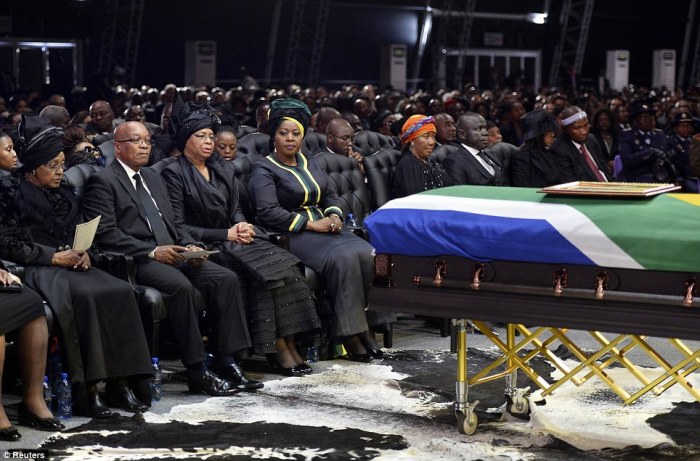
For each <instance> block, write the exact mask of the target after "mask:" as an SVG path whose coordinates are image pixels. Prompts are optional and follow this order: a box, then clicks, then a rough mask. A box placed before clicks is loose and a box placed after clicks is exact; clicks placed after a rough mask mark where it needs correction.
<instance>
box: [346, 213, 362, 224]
mask: <svg viewBox="0 0 700 461" xmlns="http://www.w3.org/2000/svg"><path fill="white" fill-rule="evenodd" d="M345 225H346V226H348V227H360V226H359V225H358V224H357V220H356V219H355V215H353V214H352V213H348V217H347V218H345Z"/></svg>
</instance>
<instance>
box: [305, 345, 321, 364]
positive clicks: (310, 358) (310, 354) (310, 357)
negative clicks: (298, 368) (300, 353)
mask: <svg viewBox="0 0 700 461" xmlns="http://www.w3.org/2000/svg"><path fill="white" fill-rule="evenodd" d="M306 361H307V362H309V363H318V347H317V346H311V347H309V349H308V350H307V351H306Z"/></svg>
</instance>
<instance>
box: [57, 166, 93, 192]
mask: <svg viewBox="0 0 700 461" xmlns="http://www.w3.org/2000/svg"><path fill="white" fill-rule="evenodd" d="M101 169H102V168H101V167H99V166H97V165H89V164H87V163H81V164H78V165H73V166H72V167H70V168H68V169H67V170H66V171H64V172H63V177H62V178H61V184H63V185H64V186H68V187H71V188H72V189H73V193H74V194H75V196H76V197H82V195H83V191H84V190H85V183H86V182H87V180H88V178H89V177H90V175H92V174H93V173H95V172H97V171H100V170H101Z"/></svg>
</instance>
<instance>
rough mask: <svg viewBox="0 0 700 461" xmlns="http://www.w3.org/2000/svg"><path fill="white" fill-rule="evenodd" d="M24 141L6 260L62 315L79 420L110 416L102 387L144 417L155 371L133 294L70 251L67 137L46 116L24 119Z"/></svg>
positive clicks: (74, 213) (5, 217)
mask: <svg viewBox="0 0 700 461" xmlns="http://www.w3.org/2000/svg"><path fill="white" fill-rule="evenodd" d="M18 135H19V136H18V139H19V142H18V143H17V146H16V148H17V151H18V153H19V158H20V161H21V162H22V167H21V168H20V170H19V173H20V175H19V178H18V179H17V178H12V179H14V180H12V179H8V180H4V181H3V184H2V188H1V189H0V192H1V193H2V194H3V196H2V197H1V198H0V204H2V205H6V206H5V207H3V208H4V209H3V210H1V211H2V212H1V213H0V224H3V221H4V224H5V225H6V226H7V227H9V228H13V227H15V226H17V227H19V228H20V229H21V231H18V232H16V233H15V234H14V235H13V238H12V240H11V241H9V242H8V244H6V245H3V247H2V251H0V253H1V254H0V256H2V257H4V258H7V259H9V260H12V261H16V262H18V263H21V264H24V265H25V266H27V267H26V283H27V285H29V286H30V287H32V288H33V289H34V290H36V291H37V292H39V293H40V294H41V295H42V296H43V297H44V298H45V299H46V300H47V301H48V302H49V305H50V306H51V308H52V309H53V310H54V312H55V314H56V317H57V320H58V323H59V325H60V328H61V338H62V340H63V342H62V345H63V347H64V352H65V356H66V361H67V365H68V370H67V371H68V373H69V376H70V379H71V384H72V387H73V403H74V411H75V413H76V414H79V415H85V416H92V417H107V416H110V415H111V411H110V410H109V408H107V407H106V406H105V405H104V404H103V403H102V401H101V399H100V397H99V395H98V392H97V384H98V383H99V382H100V381H103V380H106V381H107V385H106V388H105V389H106V397H107V403H108V404H109V405H111V406H114V407H118V408H120V409H123V410H126V411H131V412H137V411H145V410H146V409H147V408H148V407H147V404H149V403H150V390H149V389H148V386H147V383H148V378H149V377H150V376H151V375H152V369H151V364H150V359H149V353H148V347H147V344H146V338H145V334H144V332H143V326H142V324H141V317H140V314H139V311H138V306H137V304H136V299H135V297H134V293H133V290H132V288H131V286H130V285H129V284H128V283H126V282H123V281H121V280H119V279H117V278H115V277H112V276H110V275H109V274H107V273H105V272H102V271H100V270H98V269H95V268H92V267H91V261H90V255H89V253H88V252H87V251H78V250H73V249H70V246H71V245H73V239H74V234H75V226H76V225H77V224H79V223H81V222H82V213H81V211H80V207H79V206H78V202H77V200H76V198H75V197H74V196H73V194H72V192H71V191H70V190H69V189H67V188H65V187H62V186H61V185H60V184H61V177H62V175H63V167H64V163H63V162H64V159H65V156H64V153H63V144H62V141H61V136H62V134H61V131H60V130H59V129H56V128H54V127H51V126H48V125H47V124H46V122H45V121H44V120H43V119H42V118H41V117H23V119H22V122H21V123H20V125H19V127H18ZM132 389H135V390H136V392H137V395H138V398H137V397H136V396H135V395H134V393H133V392H132ZM139 399H143V400H144V401H145V402H146V403H144V402H142V401H141V400H139Z"/></svg>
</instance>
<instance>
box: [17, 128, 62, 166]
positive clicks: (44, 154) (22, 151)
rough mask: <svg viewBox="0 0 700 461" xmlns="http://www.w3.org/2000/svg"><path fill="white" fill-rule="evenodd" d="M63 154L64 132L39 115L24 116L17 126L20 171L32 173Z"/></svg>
mask: <svg viewBox="0 0 700 461" xmlns="http://www.w3.org/2000/svg"><path fill="white" fill-rule="evenodd" d="M61 152H63V130H62V129H60V128H58V127H55V126H53V125H51V124H50V123H49V121H48V120H46V119H45V118H43V117H40V116H38V115H33V116H32V115H29V116H28V115H27V114H22V118H21V120H20V122H19V124H18V125H17V157H18V158H19V161H20V162H22V166H21V167H20V171H22V172H24V171H32V170H34V169H36V168H37V167H39V166H41V165H43V164H44V163H46V162H48V161H50V160H53V159H54V158H56V156H57V155H58V154H60V153H61Z"/></svg>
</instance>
